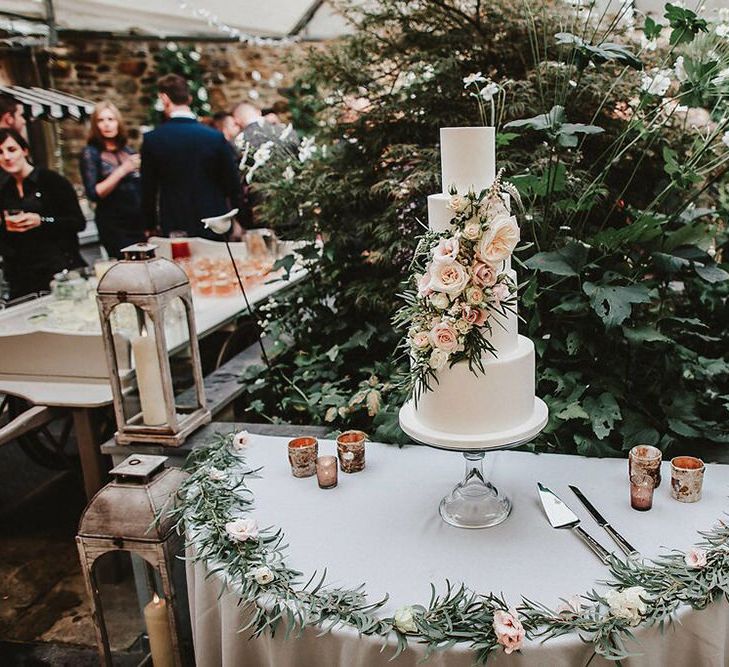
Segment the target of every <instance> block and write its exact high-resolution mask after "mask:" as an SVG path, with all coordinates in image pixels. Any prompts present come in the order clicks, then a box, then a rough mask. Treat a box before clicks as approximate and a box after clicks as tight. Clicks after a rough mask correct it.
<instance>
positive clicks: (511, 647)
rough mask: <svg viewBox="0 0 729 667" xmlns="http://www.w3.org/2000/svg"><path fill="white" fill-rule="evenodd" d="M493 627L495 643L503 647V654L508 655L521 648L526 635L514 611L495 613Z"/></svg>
mask: <svg viewBox="0 0 729 667" xmlns="http://www.w3.org/2000/svg"><path fill="white" fill-rule="evenodd" d="M493 626H494V632H495V633H496V641H498V642H499V644H501V645H502V646H503V647H504V653H506V654H507V655H509V654H510V653H512V652H514V651H518V650H519V649H520V648H521V645H522V642H523V641H524V637H525V635H526V633H525V632H524V626H523V625H522V624H521V621H520V620H519V618H518V616H517V613H516V610H515V609H509V611H502V610H501V609H499V611H495V612H494V623H493Z"/></svg>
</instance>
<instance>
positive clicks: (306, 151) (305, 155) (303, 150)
mask: <svg viewBox="0 0 729 667" xmlns="http://www.w3.org/2000/svg"><path fill="white" fill-rule="evenodd" d="M314 153H316V143H315V141H314V137H304V138H303V139H302V140H301V144H300V145H299V162H306V161H307V160H308V159H309V158H310V157H311V156H312V155H314Z"/></svg>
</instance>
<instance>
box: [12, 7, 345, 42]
mask: <svg viewBox="0 0 729 667" xmlns="http://www.w3.org/2000/svg"><path fill="white" fill-rule="evenodd" d="M0 18H2V19H4V20H3V21H2V27H3V28H5V29H6V30H9V31H11V32H12V30H13V28H12V27H9V26H13V25H15V26H17V27H16V29H17V30H18V31H20V30H21V26H22V29H23V30H26V26H25V25H24V21H23V19H25V20H26V21H28V20H29V21H31V24H32V23H35V24H36V25H37V26H39V28H40V27H41V26H42V24H49V25H51V27H52V28H53V27H54V26H55V28H56V29H57V30H59V31H64V30H73V31H94V32H104V33H113V34H117V35H140V36H147V37H158V38H161V39H166V38H171V37H191V38H198V39H204V38H206V37H207V38H221V37H223V38H224V37H237V36H243V37H245V36H247V35H250V36H254V37H261V38H270V37H272V38H282V37H286V36H297V37H302V38H310V39H327V38H331V37H336V36H339V35H342V34H343V33H345V32H347V26H346V22H345V20H344V19H343V18H342V16H341V14H339V12H338V11H337V10H336V9H335V8H334V7H333V6H332V4H330V3H329V2H326V1H322V0H266V1H265V2H263V3H261V2H260V1H258V2H256V1H255V0H154V1H153V2H150V0H0ZM46 30H47V29H46ZM26 34H27V32H26Z"/></svg>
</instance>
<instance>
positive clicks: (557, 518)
mask: <svg viewBox="0 0 729 667" xmlns="http://www.w3.org/2000/svg"><path fill="white" fill-rule="evenodd" d="M537 488H538V489H539V498H540V500H541V501H542V506H543V507H544V512H545V514H546V515H547V519H549V523H550V525H551V526H552V528H569V529H570V530H571V531H572V532H573V533H576V534H577V535H578V536H579V538H580V539H581V540H582V541H583V542H584V543H585V544H586V545H587V546H588V547H590V549H591V551H592V552H593V553H594V554H595V555H596V556H597V557H598V558H599V559H600V560H601V561H602V562H603V563H605V565H607V564H608V562H609V561H610V552H609V551H608V550H607V549H605V547H603V546H602V544H600V543H599V542H598V541H597V540H596V539H595V538H594V537H592V535H589V534H588V533H587V532H585V531H584V530H583V529H582V528H580V520H579V518H578V517H577V515H576V514H575V513H574V512H573V511H572V510H571V509H570V508H569V507H567V505H565V504H564V503H563V502H562V501H561V500H560V499H559V498H558V497H557V495H556V494H554V493H553V492H552V491H550V490H549V489H548V488H547V487H546V486H544V484H542V483H541V482H537Z"/></svg>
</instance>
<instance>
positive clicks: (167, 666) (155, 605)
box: [144, 593, 175, 667]
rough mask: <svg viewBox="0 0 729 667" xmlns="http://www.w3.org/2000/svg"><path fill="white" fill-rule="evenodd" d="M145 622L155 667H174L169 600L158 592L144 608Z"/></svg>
mask: <svg viewBox="0 0 729 667" xmlns="http://www.w3.org/2000/svg"><path fill="white" fill-rule="evenodd" d="M144 623H145V625H146V626H147V636H148V637H149V650H150V652H151V653H152V662H153V663H154V667H174V664H175V659H174V652H173V650H172V637H171V635H170V623H169V618H168V615H167V600H165V599H164V598H160V597H159V596H158V595H157V593H155V594H154V597H153V598H152V600H151V601H150V602H149V603H148V604H147V606H146V607H145V608H144Z"/></svg>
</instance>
